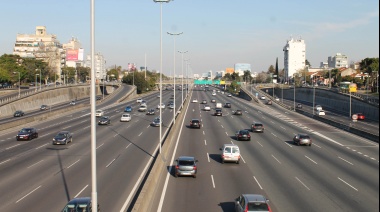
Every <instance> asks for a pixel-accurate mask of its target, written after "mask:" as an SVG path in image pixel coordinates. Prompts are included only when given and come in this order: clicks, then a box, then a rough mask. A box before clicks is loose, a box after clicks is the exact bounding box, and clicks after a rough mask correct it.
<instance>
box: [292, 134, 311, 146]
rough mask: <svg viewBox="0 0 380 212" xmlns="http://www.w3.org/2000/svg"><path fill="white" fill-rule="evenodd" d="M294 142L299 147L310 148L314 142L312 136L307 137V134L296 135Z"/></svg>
mask: <svg viewBox="0 0 380 212" xmlns="http://www.w3.org/2000/svg"><path fill="white" fill-rule="evenodd" d="M293 142H294V144H297V145H298V146H299V145H308V146H311V144H312V143H313V141H312V140H311V138H310V136H309V135H306V134H297V135H295V136H294V138H293Z"/></svg>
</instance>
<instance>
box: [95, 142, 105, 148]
mask: <svg viewBox="0 0 380 212" xmlns="http://www.w3.org/2000/svg"><path fill="white" fill-rule="evenodd" d="M103 145H104V143H102V144H100V145H99V146H98V147H96V149H98V148H100V147H101V146H103Z"/></svg>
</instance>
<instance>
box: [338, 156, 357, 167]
mask: <svg viewBox="0 0 380 212" xmlns="http://www.w3.org/2000/svg"><path fill="white" fill-rule="evenodd" d="M338 158H339V159H341V160H343V161H344V162H346V163H349V164H351V165H354V164H353V163H351V162H350V161H348V160H346V159H343V158H341V157H338Z"/></svg>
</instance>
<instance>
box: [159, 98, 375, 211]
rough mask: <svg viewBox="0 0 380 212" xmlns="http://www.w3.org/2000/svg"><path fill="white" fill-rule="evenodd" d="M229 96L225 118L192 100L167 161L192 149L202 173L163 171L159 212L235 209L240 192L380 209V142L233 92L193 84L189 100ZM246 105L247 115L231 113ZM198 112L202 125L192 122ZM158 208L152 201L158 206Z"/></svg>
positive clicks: (295, 207) (312, 206) (282, 205)
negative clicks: (297, 140) (298, 141)
mask: <svg viewBox="0 0 380 212" xmlns="http://www.w3.org/2000/svg"><path fill="white" fill-rule="evenodd" d="M194 98H196V99H198V101H199V100H203V99H206V100H208V101H210V100H211V99H212V98H215V99H217V102H218V101H219V102H222V103H225V102H231V103H232V108H231V109H229V108H228V109H227V108H225V109H224V112H223V117H215V116H213V115H212V112H206V111H202V110H201V108H202V105H201V104H198V103H189V107H188V110H187V111H186V118H185V119H184V123H182V124H183V126H182V127H181V131H180V134H179V136H178V140H177V142H178V143H177V144H176V145H177V146H176V147H177V148H176V149H175V151H174V156H173V157H172V160H169V161H168V163H167V167H169V168H170V167H171V168H172V167H173V165H174V164H175V163H174V160H175V159H176V158H177V157H178V156H181V155H188V156H195V157H196V158H197V159H198V160H199V162H198V166H197V168H198V176H197V178H195V179H194V178H191V177H179V178H174V175H173V170H172V169H171V170H170V171H169V169H168V171H167V170H163V173H161V174H163V175H166V178H164V179H166V180H167V184H165V182H164V181H163V182H161V183H162V184H163V185H165V186H163V187H162V191H161V194H160V196H159V197H156V198H155V200H154V201H155V205H156V207H157V208H158V209H159V210H158V211H178V209H179V208H180V209H181V211H233V209H234V199H235V198H236V197H238V195H240V194H242V193H259V194H263V195H265V196H266V197H267V198H269V200H270V206H271V207H272V210H273V211H378V208H379V192H378V190H379V146H378V144H377V143H373V142H370V141H368V140H365V139H362V138H360V137H357V136H354V135H352V134H349V133H347V132H344V131H341V130H339V129H335V128H332V127H331V126H328V125H326V124H323V123H320V122H317V121H315V120H313V119H310V118H308V117H305V116H302V115H300V114H297V113H294V112H289V111H286V110H283V109H281V108H276V109H274V108H273V107H271V106H264V107H258V106H257V104H254V103H248V102H246V101H244V100H240V99H239V98H236V97H227V96H226V95H222V94H220V93H218V94H217V95H216V96H215V97H214V96H211V92H204V91H194V92H193V93H192V97H191V99H194ZM234 109H243V110H244V111H245V113H244V114H243V116H234V115H231V111H232V110H234ZM192 118H201V119H202V122H203V127H202V129H200V130H199V129H190V128H188V127H187V124H188V122H189V120H191V119H192ZM252 121H259V122H262V123H263V124H264V126H265V132H264V133H251V136H252V140H251V141H236V140H235V138H234V132H235V131H236V130H239V129H248V128H249V127H250V124H251V123H252ZM296 133H308V134H310V135H311V136H312V139H313V145H312V146H311V147H308V146H296V145H294V144H293V142H292V138H293V136H294V135H295V134H296ZM225 143H235V144H237V145H238V146H239V147H240V150H241V154H242V158H243V160H242V162H241V163H240V164H234V163H231V164H222V163H221V160H220V151H219V148H220V147H221V146H222V145H223V144H225ZM153 208H155V207H153Z"/></svg>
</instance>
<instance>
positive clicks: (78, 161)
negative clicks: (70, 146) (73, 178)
mask: <svg viewBox="0 0 380 212" xmlns="http://www.w3.org/2000/svg"><path fill="white" fill-rule="evenodd" d="M79 161H80V159H79V160H77V161H75V162H74V163H72V164H71V165H70V166H68V167H67V168H68V169H69V168H70V167H72V166H74V165H75V164H76V163H78V162H79Z"/></svg>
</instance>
